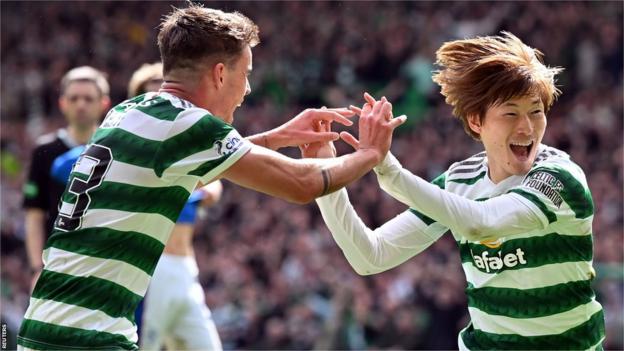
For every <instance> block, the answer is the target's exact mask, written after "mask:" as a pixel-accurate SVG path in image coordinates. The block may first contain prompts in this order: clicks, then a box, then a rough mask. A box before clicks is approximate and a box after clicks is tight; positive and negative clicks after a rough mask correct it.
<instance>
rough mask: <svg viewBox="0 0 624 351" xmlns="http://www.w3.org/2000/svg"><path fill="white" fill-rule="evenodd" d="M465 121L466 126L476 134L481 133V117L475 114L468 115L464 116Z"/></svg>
mask: <svg viewBox="0 0 624 351" xmlns="http://www.w3.org/2000/svg"><path fill="white" fill-rule="evenodd" d="M466 123H468V127H469V128H470V130H472V131H473V132H474V133H476V134H481V117H479V115H476V114H472V115H468V116H467V117H466Z"/></svg>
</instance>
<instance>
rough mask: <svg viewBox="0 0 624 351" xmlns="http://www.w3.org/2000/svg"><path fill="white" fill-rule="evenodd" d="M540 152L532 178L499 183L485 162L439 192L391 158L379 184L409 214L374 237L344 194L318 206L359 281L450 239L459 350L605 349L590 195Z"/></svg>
mask: <svg viewBox="0 0 624 351" xmlns="http://www.w3.org/2000/svg"><path fill="white" fill-rule="evenodd" d="M538 151H539V152H538V156H537V157H536V160H535V163H534V165H533V167H532V169H531V170H530V171H529V173H528V174H526V175H524V176H512V177H509V178H507V179H505V180H503V181H501V182H499V183H498V184H494V183H493V182H492V181H491V180H490V178H489V177H488V175H487V172H488V160H487V157H486V155H485V153H481V154H478V155H475V156H473V157H470V158H468V159H466V160H464V161H462V162H459V163H455V164H454V165H452V166H451V167H450V168H449V169H448V170H447V171H446V172H445V173H444V174H443V175H441V176H440V177H438V178H437V179H435V180H434V181H433V184H430V183H428V182H426V181H424V180H423V179H421V178H420V177H417V176H415V175H413V174H412V173H410V172H409V171H408V170H406V169H404V168H403V167H402V166H401V164H400V163H399V162H398V160H396V159H395V158H394V157H393V156H392V155H390V154H389V155H388V156H387V157H386V159H385V160H384V161H383V162H382V163H381V164H380V165H378V166H377V167H375V172H376V173H377V177H378V180H379V184H380V186H381V188H382V189H383V190H384V191H386V192H387V193H388V194H390V195H391V196H392V197H394V198H395V199H397V200H399V201H401V202H403V203H405V204H407V205H408V206H410V207H411V209H410V210H408V211H405V212H403V213H401V214H399V215H397V216H396V217H395V218H393V219H391V220H389V221H388V222H386V223H384V224H383V225H382V226H380V227H379V228H376V229H374V230H371V229H369V228H368V227H366V225H365V224H364V223H363V222H362V220H361V219H360V218H359V217H358V216H357V213H356V212H355V210H354V208H353V206H352V205H351V204H350V203H349V198H348V194H347V192H346V190H344V189H343V190H341V191H337V192H335V193H333V194H330V195H327V196H324V197H321V198H319V199H317V203H318V205H319V208H320V210H321V214H322V215H323V219H324V220H325V223H326V224H327V226H328V227H329V229H330V231H331V233H332V236H333V238H334V240H335V241H336V243H337V244H338V246H340V248H341V249H342V251H343V253H344V255H345V257H346V258H347V260H348V261H349V263H350V264H351V266H352V267H353V268H354V269H355V270H356V271H357V272H358V273H359V274H362V275H368V274H375V273H379V272H383V271H385V270H388V269H390V268H393V267H396V266H398V265H400V264H401V263H403V262H405V261H407V260H408V259H410V258H411V257H413V256H415V255H417V254H418V253H420V252H422V251H424V250H425V249H426V248H427V247H429V246H430V245H431V244H432V243H434V242H435V241H436V240H438V239H439V238H440V237H442V235H444V233H446V232H447V231H448V230H449V229H450V230H451V232H452V235H453V236H454V238H455V240H456V241H457V243H458V245H459V251H460V253H461V260H462V267H463V269H464V271H465V274H466V278H467V281H468V287H467V289H466V294H467V296H468V308H469V313H470V316H471V323H470V324H469V325H468V327H466V328H465V329H464V330H463V331H462V332H461V334H460V336H459V338H458V339H459V340H458V343H459V348H460V349H462V350H465V349H472V350H480V349H523V350H535V349H576V350H580V349H596V348H598V349H599V348H601V342H602V340H603V339H604V317H603V312H602V306H601V305H600V304H599V303H598V302H597V301H596V299H595V295H594V292H593V291H592V288H591V285H590V284H591V281H592V279H593V278H594V276H595V273H594V270H593V269H592V246H593V245H592V219H593V215H594V206H593V202H592V199H591V194H590V192H589V189H588V187H587V182H586V180H585V176H584V174H583V172H582V170H581V169H580V168H579V167H578V166H577V165H576V164H574V163H573V162H572V161H571V160H570V158H569V156H568V155H567V154H565V153H563V152H561V151H559V150H556V149H554V148H551V147H547V146H545V145H540V146H539V150H538ZM440 188H442V189H445V190H446V191H442V190H440Z"/></svg>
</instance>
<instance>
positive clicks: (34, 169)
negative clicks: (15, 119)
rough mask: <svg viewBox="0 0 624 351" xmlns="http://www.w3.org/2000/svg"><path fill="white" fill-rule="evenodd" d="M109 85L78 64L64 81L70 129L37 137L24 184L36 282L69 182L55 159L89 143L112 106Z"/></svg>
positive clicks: (28, 242)
mask: <svg viewBox="0 0 624 351" xmlns="http://www.w3.org/2000/svg"><path fill="white" fill-rule="evenodd" d="M108 94H109V86H108V82H107V81H106V78H105V77H104V74H103V73H102V72H100V71H98V70H96V69H95V68H93V67H89V66H82V67H77V68H74V69H72V70H70V71H69V72H67V73H66V74H65V76H64V77H63V79H62V80H61V96H60V98H59V108H60V109H61V111H62V113H63V116H64V117H65V121H66V122H67V127H66V128H61V129H59V130H57V131H56V132H55V133H52V134H47V135H44V136H42V137H40V138H39V139H38V140H37V147H36V148H35V149H34V151H33V153H32V158H31V165H30V171H29V173H28V181H27V183H26V184H25V185H24V202H23V207H24V209H25V211H26V226H25V227H26V228H25V229H26V252H27V254H28V261H29V267H30V270H31V274H32V276H33V282H34V281H36V280H37V277H38V276H39V274H40V273H41V269H42V267H43V262H42V257H41V254H42V251H43V245H44V243H45V241H46V239H47V238H48V236H49V235H50V233H51V232H52V227H53V224H54V220H55V219H56V215H57V214H58V203H59V200H60V198H61V195H62V193H63V190H65V182H62V181H60V182H59V181H57V180H55V179H54V177H53V174H52V166H53V163H54V161H55V159H56V158H57V157H59V156H61V155H63V154H64V153H66V152H68V151H69V150H70V149H72V148H74V147H76V146H79V145H84V144H86V143H87V142H88V141H89V139H90V138H91V135H93V133H94V132H95V130H96V128H97V126H98V125H99V123H100V119H101V117H102V114H103V113H104V111H106V110H107V109H108V108H109V106H110V99H109V97H108Z"/></svg>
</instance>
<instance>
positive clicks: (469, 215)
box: [375, 153, 547, 241]
mask: <svg viewBox="0 0 624 351" xmlns="http://www.w3.org/2000/svg"><path fill="white" fill-rule="evenodd" d="M375 173H376V174H377V179H378V180H379V184H380V186H381V188H382V189H383V190H384V191H386V192H387V193H388V194H390V195H391V196H392V197H394V198H396V199H397V200H399V201H401V202H403V203H404V204H406V205H408V206H410V207H412V208H415V209H417V210H418V211H420V212H422V213H424V214H425V215H427V216H428V217H431V218H433V219H435V220H436V221H438V222H439V223H442V224H444V225H445V226H447V227H449V228H450V229H451V230H452V231H453V232H455V233H458V234H461V235H462V236H464V237H465V238H466V239H468V240H471V241H480V240H485V239H495V238H498V237H503V236H510V235H514V234H520V233H526V232H527V231H530V230H535V229H542V228H544V226H545V225H546V224H547V223H543V221H542V218H541V216H540V215H539V209H537V208H536V207H534V205H532V204H530V203H527V201H526V200H524V198H522V197H521V196H520V195H517V194H514V193H508V194H504V195H501V196H497V197H494V198H492V199H489V200H486V201H474V200H470V199H467V198H464V197H461V196H459V195H456V194H453V193H451V192H448V191H445V190H442V189H440V188H438V187H437V186H435V185H433V184H430V183H428V182H427V181H425V180H424V179H422V178H420V177H418V176H416V175H414V174H412V173H411V172H410V171H408V170H406V169H404V168H403V167H402V166H401V164H400V163H399V162H398V160H396V158H394V156H392V155H391V154H390V153H388V155H387V156H386V158H385V159H384V161H383V162H382V163H381V164H380V165H379V166H377V167H376V168H375Z"/></svg>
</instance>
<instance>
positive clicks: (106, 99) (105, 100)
mask: <svg viewBox="0 0 624 351" xmlns="http://www.w3.org/2000/svg"><path fill="white" fill-rule="evenodd" d="M100 104H101V107H102V111H108V109H109V108H110V106H111V99H110V97H109V96H108V95H104V96H102V99H100Z"/></svg>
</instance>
